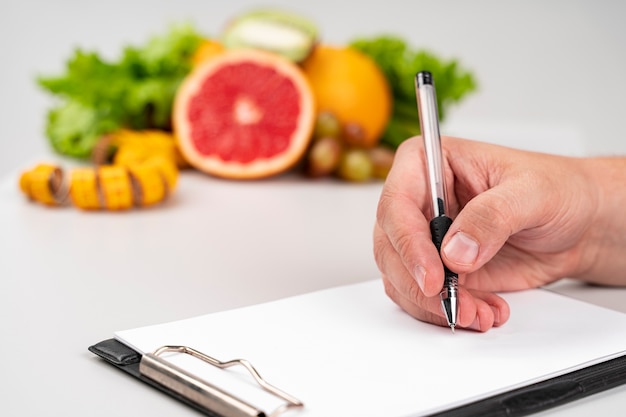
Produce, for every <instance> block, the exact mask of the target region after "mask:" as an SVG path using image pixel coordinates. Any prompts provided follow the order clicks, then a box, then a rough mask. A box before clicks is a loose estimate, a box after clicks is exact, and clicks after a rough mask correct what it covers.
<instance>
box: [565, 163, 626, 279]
mask: <svg viewBox="0 0 626 417" xmlns="http://www.w3.org/2000/svg"><path fill="white" fill-rule="evenodd" d="M582 161H583V163H582V166H583V171H584V174H585V176H586V177H587V178H588V179H589V181H590V184H591V188H592V190H591V192H592V195H591V196H589V198H594V199H595V204H596V210H595V211H594V214H593V216H592V217H591V219H589V222H590V223H589V229H588V233H587V235H586V236H585V238H584V245H583V251H584V252H583V256H582V258H583V262H582V263H581V267H582V268H581V270H580V271H579V273H577V274H576V275H577V277H578V278H581V279H584V280H586V281H589V282H593V283H598V284H606V285H626V256H624V254H625V253H626V215H624V210H626V192H625V190H626V188H625V186H626V158H623V157H598V158H586V159H583V160H582ZM581 221H585V220H584V219H582V220H581Z"/></svg>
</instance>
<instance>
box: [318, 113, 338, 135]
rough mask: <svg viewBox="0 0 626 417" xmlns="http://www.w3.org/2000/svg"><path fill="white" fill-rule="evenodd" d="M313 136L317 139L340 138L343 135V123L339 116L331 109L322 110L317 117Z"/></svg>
mask: <svg viewBox="0 0 626 417" xmlns="http://www.w3.org/2000/svg"><path fill="white" fill-rule="evenodd" d="M313 136H314V137H315V138H316V139H321V138H325V137H331V138H338V137H339V136H341V123H340V122H339V119H337V117H336V116H335V115H334V114H333V113H331V112H329V111H321V112H319V113H318V114H317V118H316V119H315V130H314V132H313Z"/></svg>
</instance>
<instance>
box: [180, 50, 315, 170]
mask: <svg viewBox="0 0 626 417" xmlns="http://www.w3.org/2000/svg"><path fill="white" fill-rule="evenodd" d="M238 63H253V64H255V65H259V66H268V67H270V68H272V69H273V70H275V71H276V72H277V73H279V74H281V75H284V76H285V77H287V78H288V79H289V80H291V81H292V82H293V84H294V85H295V86H296V88H297V90H298V92H299V93H300V103H299V105H300V109H299V114H298V119H297V122H296V129H295V130H294V132H293V133H292V135H291V142H290V145H289V147H288V148H287V149H286V150H285V151H284V152H282V153H280V154H277V155H275V156H273V157H271V158H266V159H256V160H254V161H251V162H246V163H240V162H235V161H224V160H223V159H221V158H219V157H217V156H214V155H202V154H201V153H199V152H198V150H197V149H196V148H195V146H194V144H193V140H192V129H193V127H192V125H191V123H190V122H189V119H188V114H189V106H190V103H191V98H192V97H194V96H195V95H197V94H198V92H199V90H200V89H201V87H202V84H203V82H204V80H205V79H206V77H207V76H210V75H211V74H213V73H214V72H215V71H217V70H218V69H219V68H221V67H223V66H224V65H228V64H238ZM314 114H315V100H314V95H313V92H312V89H311V86H310V85H309V82H308V80H307V79H306V77H305V76H304V74H303V73H302V71H301V70H300V68H299V67H298V66H297V65H296V64H294V63H292V62H291V61H289V60H287V59H286V58H284V57H282V56H279V55H277V54H274V53H270V52H265V51H261V50H255V49H237V50H232V51H226V52H224V53H222V54H220V55H219V56H216V57H214V58H213V59H210V60H208V61H205V62H204V63H202V64H200V65H199V66H198V67H196V68H195V69H194V70H193V72H192V73H191V74H190V75H189V76H187V78H186V79H185V80H184V81H183V83H182V84H181V86H180V87H179V90H178V92H177V94H176V98H175V101H174V111H173V124H174V131H175V134H176V138H177V140H178V144H179V147H180V150H181V152H182V154H183V155H184V157H185V159H186V160H187V161H188V162H189V164H190V165H192V166H193V167H195V168H197V169H199V170H201V171H204V172H206V173H208V174H211V175H214V176H218V177H223V178H231V179H256V178H264V177H270V176H274V175H277V174H280V173H283V172H285V171H287V170H288V169H290V168H291V167H293V166H294V165H295V164H296V163H297V162H298V161H299V160H300V159H301V158H302V156H303V155H304V153H305V151H306V149H307V147H308V145H309V142H310V140H311V133H312V130H313V125H314Z"/></svg>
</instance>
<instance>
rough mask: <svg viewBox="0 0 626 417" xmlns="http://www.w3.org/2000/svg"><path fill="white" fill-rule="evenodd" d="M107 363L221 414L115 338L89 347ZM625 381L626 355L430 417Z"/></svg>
mask: <svg viewBox="0 0 626 417" xmlns="http://www.w3.org/2000/svg"><path fill="white" fill-rule="evenodd" d="M89 351H90V352H92V353H94V354H95V355H97V356H99V357H100V358H102V359H104V360H105V361H106V362H107V363H109V364H111V365H114V366H115V367H117V368H118V369H121V370H122V371H124V372H126V373H127V374H129V375H132V376H133V377H135V378H137V379H139V380H141V381H142V382H144V383H146V384H148V385H150V386H151V387H154V388H156V389H158V390H159V391H161V392H164V393H165V394H167V395H169V396H171V397H173V398H175V399H176V400H178V401H180V402H182V403H184V404H187V405H188V406H190V407H192V408H193V409H195V410H196V411H199V412H201V413H203V414H205V415H207V416H209V417H220V416H219V415H217V414H215V413H213V412H211V410H207V409H204V408H202V407H199V406H198V405H197V404H195V403H194V402H192V401H189V400H188V399H187V398H186V397H183V396H181V395H180V394H178V393H176V392H174V391H171V390H169V389H167V388H165V387H164V386H162V385H160V384H157V383H156V382H154V381H152V380H151V379H149V378H146V377H144V376H143V375H141V374H140V372H139V361H140V360H141V354H140V353H138V352H137V351H135V350H134V349H132V348H130V347H128V346H127V345H125V344H123V343H122V342H120V341H118V340H116V339H107V340H103V341H102V342H99V343H96V344H95V345H92V346H90V347H89ZM624 383H626V356H620V357H618V358H614V359H610V360H608V361H605V362H601V363H598V364H595V365H592V366H589V367H587V368H583V369H579V370H577V371H573V372H570V373H568V374H565V375H561V376H558V377H554V378H551V379H548V380H545V381H542V382H537V383H535V384H532V385H529V386H527V387H523V388H518V389H515V390H512V391H509V392H506V393H503V394H498V395H494V396H492V397H488V398H485V399H483V400H480V401H477V402H475V403H471V404H466V405H463V406H460V407H457V408H453V409H449V410H445V411H442V412H440V413H435V414H432V415H431V416H432V417H468V416H478V415H479V416H481V417H522V416H527V415H530V414H534V413H538V412H540V411H545V410H548V409H550V408H553V407H557V406H560V405H564V404H567V403H569V402H572V401H575V400H578V399H581V398H584V397H587V396H589V395H593V394H596V393H599V392H602V391H605V390H608V389H611V388H615V387H618V386H620V385H622V384H624Z"/></svg>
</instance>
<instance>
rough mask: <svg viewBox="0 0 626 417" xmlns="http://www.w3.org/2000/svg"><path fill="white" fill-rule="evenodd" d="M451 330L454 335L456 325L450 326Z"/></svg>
mask: <svg viewBox="0 0 626 417" xmlns="http://www.w3.org/2000/svg"><path fill="white" fill-rule="evenodd" d="M450 330H452V334H454V324H451V325H450Z"/></svg>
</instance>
